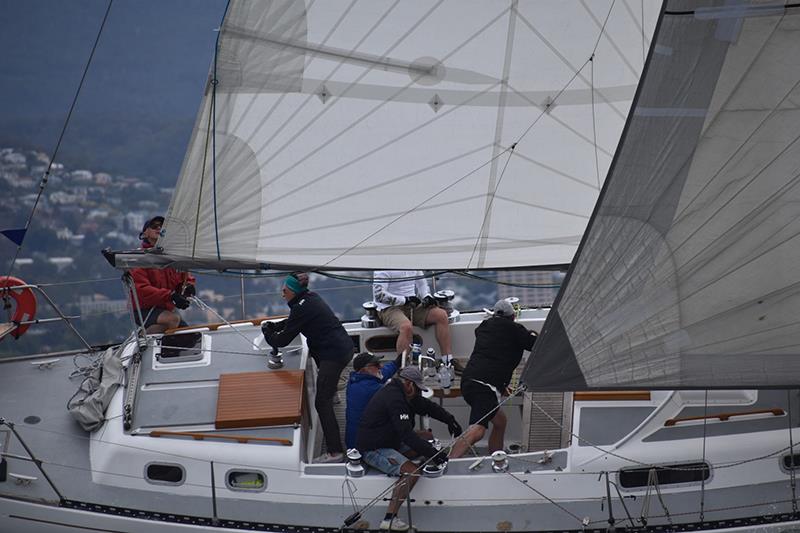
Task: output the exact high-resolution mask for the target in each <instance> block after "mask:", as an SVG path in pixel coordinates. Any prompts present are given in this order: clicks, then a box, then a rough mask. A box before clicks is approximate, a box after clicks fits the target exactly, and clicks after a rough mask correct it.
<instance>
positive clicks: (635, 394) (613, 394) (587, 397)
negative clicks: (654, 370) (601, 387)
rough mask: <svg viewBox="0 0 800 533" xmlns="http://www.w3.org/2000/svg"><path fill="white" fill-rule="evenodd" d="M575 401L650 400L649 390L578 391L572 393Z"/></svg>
mask: <svg viewBox="0 0 800 533" xmlns="http://www.w3.org/2000/svg"><path fill="white" fill-rule="evenodd" d="M572 399H573V401H575V402H600V401H646V402H649V401H650V391H646V390H631V391H621V390H620V391H580V392H575V393H573V395H572Z"/></svg>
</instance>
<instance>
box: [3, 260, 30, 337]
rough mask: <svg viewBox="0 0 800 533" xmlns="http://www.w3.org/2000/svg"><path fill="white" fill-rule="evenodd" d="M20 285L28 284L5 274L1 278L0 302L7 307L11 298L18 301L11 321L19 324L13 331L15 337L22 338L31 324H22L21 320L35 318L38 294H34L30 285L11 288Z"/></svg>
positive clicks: (25, 320)
mask: <svg viewBox="0 0 800 533" xmlns="http://www.w3.org/2000/svg"><path fill="white" fill-rule="evenodd" d="M18 285H27V283H25V282H24V281H22V280H21V279H19V278H15V277H13V276H3V277H2V278H0V302H2V305H3V307H4V308H5V307H6V306H7V305H11V302H10V300H11V299H13V300H14V302H16V309H14V314H13V316H12V317H11V321H12V322H13V323H14V324H16V325H17V327H16V328H14V329H13V330H12V331H11V335H13V336H14V338H15V339H18V338H20V336H21V335H22V334H23V333H25V332H26V331H28V328H29V327H31V325H30V324H20V322H27V321H29V320H33V317H34V316H35V315H36V295H35V294H33V290H32V289H30V288H28V287H26V288H24V289H12V288H9V287H15V286H18ZM3 338H5V337H3Z"/></svg>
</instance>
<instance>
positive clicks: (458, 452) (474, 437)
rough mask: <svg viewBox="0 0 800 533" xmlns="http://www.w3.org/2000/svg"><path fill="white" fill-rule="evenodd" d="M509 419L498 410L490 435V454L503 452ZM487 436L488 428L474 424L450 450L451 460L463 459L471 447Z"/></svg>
mask: <svg viewBox="0 0 800 533" xmlns="http://www.w3.org/2000/svg"><path fill="white" fill-rule="evenodd" d="M507 420H508V419H507V418H506V415H505V413H504V412H503V411H502V410H500V409H498V410H497V411H496V412H495V414H494V417H493V418H492V419H491V423H492V432H491V433H489V452H496V451H497V450H502V449H503V447H504V442H503V438H504V436H505V433H506V423H507ZM485 434H486V428H485V427H483V426H482V425H480V424H473V425H471V426H470V427H469V428H467V430H466V431H465V432H464V434H463V435H462V436H461V437H460V438H459V439H458V440H456V442H455V444H453V448H452V449H451V450H450V458H451V459H455V458H456V457H462V456H463V455H464V454H465V453H467V450H469V448H470V446H472V445H473V444H475V443H476V442H478V441H479V440H481V439H482V438H483V436H484V435H485Z"/></svg>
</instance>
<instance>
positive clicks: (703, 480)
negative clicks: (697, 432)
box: [700, 389, 708, 522]
mask: <svg viewBox="0 0 800 533" xmlns="http://www.w3.org/2000/svg"><path fill="white" fill-rule="evenodd" d="M707 427H708V389H706V390H705V398H704V401H703V461H702V462H703V465H705V463H706V440H707V439H706V428H707ZM703 468H704V467H701V470H702V469H703ZM705 504H706V476H705V474H702V475H701V476H700V521H701V522H702V521H703V519H704V517H705Z"/></svg>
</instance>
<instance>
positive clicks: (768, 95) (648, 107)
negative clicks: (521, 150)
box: [525, 1, 800, 390]
mask: <svg viewBox="0 0 800 533" xmlns="http://www.w3.org/2000/svg"><path fill="white" fill-rule="evenodd" d="M705 5H707V4H706V3H699V2H677V1H676V2H668V3H667V4H666V7H665V13H664V15H663V17H662V20H661V22H660V25H659V28H658V29H657V35H656V37H655V38H654V45H653V48H652V50H651V58H650V62H649V65H648V67H647V69H646V72H645V74H644V75H643V78H642V82H641V86H640V88H639V93H638V95H637V99H636V101H635V104H634V107H633V109H632V113H631V118H630V119H629V124H628V125H627V129H626V131H625V133H624V134H623V139H622V140H621V142H620V146H619V148H618V153H617V154H616V156H615V161H614V162H613V163H612V169H611V171H610V173H609V176H608V178H607V180H606V183H605V186H604V190H603V191H602V193H601V196H600V200H599V202H598V205H597V207H596V209H595V212H594V214H593V217H592V219H591V222H590V224H589V228H588V230H587V233H586V235H585V237H584V240H583V242H582V244H581V247H580V248H579V251H578V252H577V254H576V261H575V263H574V264H573V265H572V267H571V270H570V272H569V273H568V276H567V279H566V282H565V284H564V286H562V289H561V292H560V294H559V297H558V300H557V302H556V305H555V308H554V310H553V312H552V313H551V316H550V317H548V320H547V323H546V325H545V327H544V329H543V332H542V335H541V337H540V340H539V342H538V343H537V346H536V351H535V354H534V356H533V357H532V359H531V361H530V362H529V365H528V367H527V368H526V369H525V381H526V382H527V384H528V385H529V386H530V387H532V388H534V389H552V390H570V389H582V388H588V389H603V388H614V389H624V388H647V389H656V388H750V387H790V386H796V385H797V384H798V383H800V328H798V322H797V320H798V319H797V316H798V310H800V275H798V272H800V270H799V269H798V266H800V239H799V238H798V234H799V233H800V179H799V178H800V143H798V137H800V129H798V124H800V109H798V105H799V104H800V89H799V88H798V85H799V84H800V10H798V8H797V6H789V5H787V6H785V7H784V6H775V5H764V4H761V3H759V2H752V3H751V2H741V3H739V2H737V3H735V5H728V4H726V5H724V6H719V7H703V6H705Z"/></svg>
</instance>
